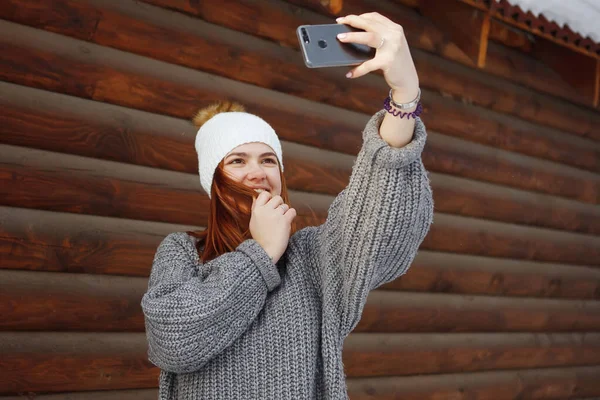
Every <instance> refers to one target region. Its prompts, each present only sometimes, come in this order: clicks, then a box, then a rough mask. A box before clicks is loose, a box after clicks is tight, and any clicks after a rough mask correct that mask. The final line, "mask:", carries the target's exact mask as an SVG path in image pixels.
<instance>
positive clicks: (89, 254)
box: [0, 207, 198, 277]
mask: <svg viewBox="0 0 600 400" xmlns="http://www.w3.org/2000/svg"><path fill="white" fill-rule="evenodd" d="M0 220H1V221H2V224H0V255H1V257H2V263H0V268H3V269H25V270H30V271H51V272H70V273H91V274H112V275H129V276H145V277H147V276H149V275H150V267H151V265H152V260H153V258H154V254H155V252H156V248H157V247H158V245H159V244H160V242H161V241H162V240H163V239H164V238H165V236H167V235H168V234H169V233H171V232H185V231H189V230H195V229H197V228H198V227H194V226H192V225H183V226H182V225H175V224H165V223H159V222H147V221H133V220H127V219H120V218H109V217H97V216H91V215H78V214H71V213H59V212H46V211H39V210H28V209H19V208H8V207H0Z"/></svg>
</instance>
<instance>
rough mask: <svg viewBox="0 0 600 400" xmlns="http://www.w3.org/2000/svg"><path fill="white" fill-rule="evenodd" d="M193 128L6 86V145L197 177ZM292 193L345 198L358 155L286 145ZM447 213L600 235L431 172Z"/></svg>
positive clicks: (557, 208) (521, 197) (576, 216)
mask: <svg viewBox="0 0 600 400" xmlns="http://www.w3.org/2000/svg"><path fill="white" fill-rule="evenodd" d="M194 135H195V129H194V128H193V127H192V126H191V124H189V123H187V122H185V121H182V120H179V119H175V118H170V117H166V116H160V115H155V114H150V113H145V112H141V111H138V110H132V109H126V108H123V107H119V106H113V105H110V104H103V103H98V102H94V101H89V100H85V99H80V98H77V97H70V96H65V95H62V94H58V93H51V92H46V91H41V90H38V89H32V88H27V87H24V86H18V85H14V84H9V83H5V82H0V142H3V143H8V144H12V145H18V146H26V147H32V148H38V149H46V150H50V151H56V152H61V153H70V154H76V155H81V156H85V157H93V158H102V159H107V160H113V161H119V162H124V163H128V164H138V165H143V166H148V167H154V168H161V169H169V170H173V171H179V172H187V173H193V174H195V173H196V171H197V162H198V161H197V155H196V153H195V150H194V146H193V140H194ZM282 145H283V151H284V154H285V157H284V164H285V176H286V181H287V185H288V187H289V188H291V189H295V190H300V191H305V192H318V193H323V194H329V195H337V193H339V192H340V191H341V190H343V188H344V187H345V186H346V184H347V182H348V179H349V176H350V170H351V168H352V164H353V162H354V157H353V156H350V155H344V154H340V153H334V152H331V151H326V150H321V149H315V148H312V147H307V146H301V145H297V144H294V143H290V142H283V143H282ZM430 178H431V182H432V186H433V194H434V202H435V207H436V210H437V211H439V212H444V213H450V214H459V215H465V216H471V217H477V218H486V219H492V220H498V221H503V222H512V223H517V224H524V225H533V226H540V227H547V228H554V229H562V230H569V231H574V232H579V233H588V234H600V209H598V208H597V207H593V206H589V205H585V204H582V203H580V202H576V201H571V200H566V199H560V198H556V197H550V196H546V195H540V194H536V195H533V194H531V193H526V192H521V191H519V190H513V189H508V188H506V187H500V186H495V185H486V184H482V183H478V182H475V181H472V180H465V179H461V178H455V177H452V176H449V175H446V174H444V175H439V174H437V173H431V174H430Z"/></svg>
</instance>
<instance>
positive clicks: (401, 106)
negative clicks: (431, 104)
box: [383, 89, 423, 119]
mask: <svg viewBox="0 0 600 400" xmlns="http://www.w3.org/2000/svg"><path fill="white" fill-rule="evenodd" d="M415 105H416V106H417V108H416V109H415V110H414V111H412V112H403V111H402V110H406V109H409V108H413V107H414V106H415ZM392 106H393V107H394V108H397V110H394V109H393V108H392ZM383 108H385V110H386V111H387V112H388V113H390V114H392V115H393V116H394V117H400V118H404V117H406V119H410V118H411V117H412V118H414V119H416V118H417V117H418V116H419V115H421V114H422V113H423V105H422V104H421V89H419V94H418V95H417V97H416V98H415V99H414V100H413V101H411V102H410V103H401V104H398V103H396V102H394V100H392V90H391V89H390V93H389V95H388V97H387V98H386V99H385V101H384V102H383Z"/></svg>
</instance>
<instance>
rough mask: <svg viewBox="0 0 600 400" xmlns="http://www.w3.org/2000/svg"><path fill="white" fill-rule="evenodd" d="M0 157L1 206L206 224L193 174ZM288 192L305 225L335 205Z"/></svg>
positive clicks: (34, 153)
mask: <svg viewBox="0 0 600 400" xmlns="http://www.w3.org/2000/svg"><path fill="white" fill-rule="evenodd" d="M11 153H12V154H11ZM0 154H2V161H1V162H0V180H1V181H3V182H5V183H6V185H3V188H2V189H0V193H1V194H2V195H4V194H6V197H5V198H4V200H2V201H0V204H3V205H11V206H15V207H18V206H21V207H26V208H39V209H44V210H50V211H61V212H75V213H83V214H95V215H104V216H109V217H117V218H131V219H141V220H150V221H158V222H170V223H175V224H187V225H195V226H206V224H207V221H208V215H209V203H210V200H209V198H208V196H206V195H205V194H204V193H203V192H202V190H201V188H200V187H199V184H198V177H197V176H195V175H190V174H181V173H176V172H167V171H158V170H152V169H150V168H145V167H138V166H131V165H129V166H126V165H122V164H119V163H114V162H109V161H98V160H86V159H84V158H81V157H75V156H68V155H63V156H60V157H59V156H58V155H57V154H56V153H49V152H44V151H38V150H31V149H25V148H17V147H6V146H3V145H0ZM19 157H21V158H20V159H19ZM46 168H47V169H46ZM73 170H76V171H77V172H73ZM36 187H37V188H38V189H35V188H36ZM289 194H290V201H291V203H292V204H293V205H294V207H295V208H296V209H297V211H298V215H299V216H300V220H298V221H296V222H299V223H300V225H301V226H305V225H306V224H305V223H304V222H303V221H305V220H307V218H310V217H312V216H313V215H314V216H321V217H322V216H323V215H325V214H326V212H327V208H328V207H329V205H330V203H331V201H332V198H331V196H320V195H317V194H311V195H307V194H303V193H297V192H293V191H290V193H289ZM191 205H193V206H191ZM301 220H302V221H301Z"/></svg>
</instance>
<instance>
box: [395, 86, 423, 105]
mask: <svg viewBox="0 0 600 400" xmlns="http://www.w3.org/2000/svg"><path fill="white" fill-rule="evenodd" d="M391 95H392V100H393V101H394V102H395V103H399V104H403V103H410V102H411V101H413V100H414V99H416V98H417V96H418V95H419V87H418V86H416V87H414V88H407V89H404V88H403V89H395V88H392V90H391Z"/></svg>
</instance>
